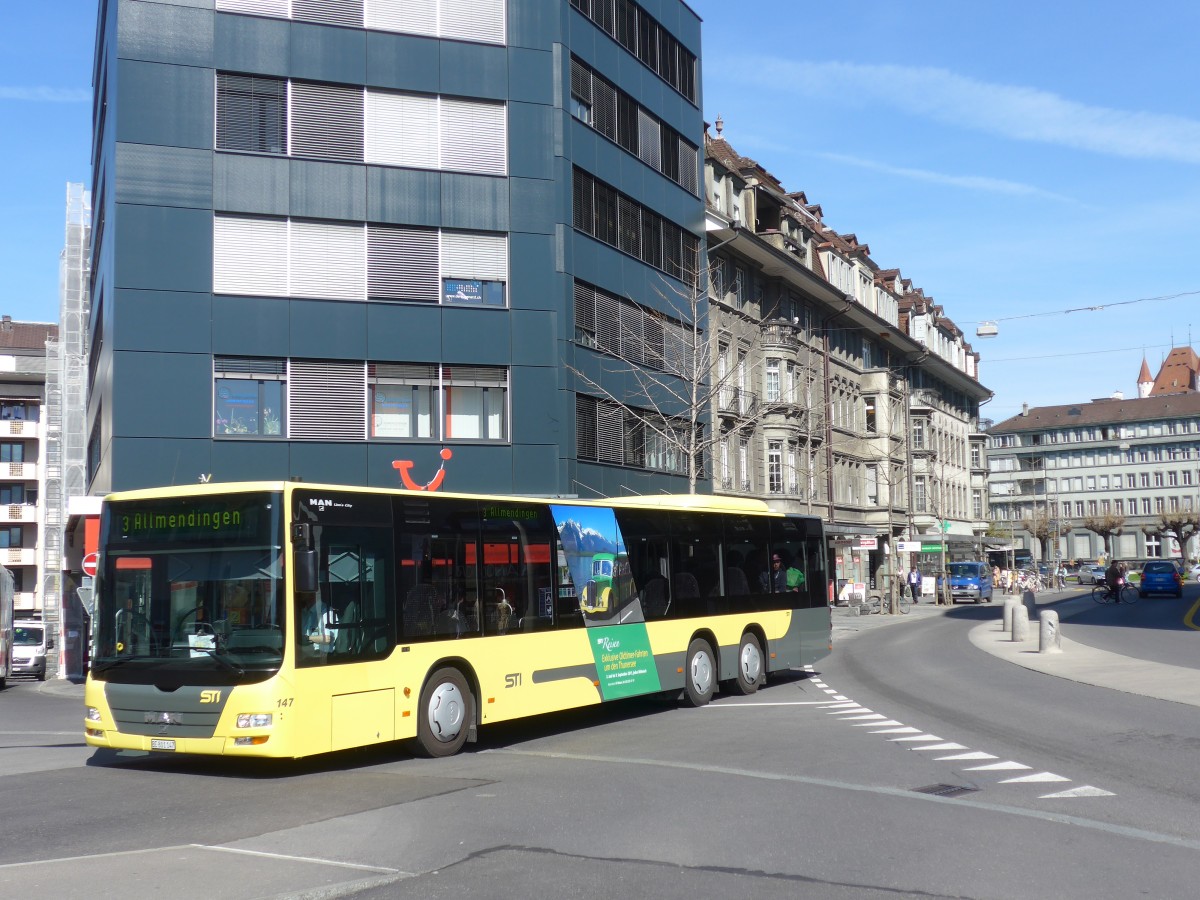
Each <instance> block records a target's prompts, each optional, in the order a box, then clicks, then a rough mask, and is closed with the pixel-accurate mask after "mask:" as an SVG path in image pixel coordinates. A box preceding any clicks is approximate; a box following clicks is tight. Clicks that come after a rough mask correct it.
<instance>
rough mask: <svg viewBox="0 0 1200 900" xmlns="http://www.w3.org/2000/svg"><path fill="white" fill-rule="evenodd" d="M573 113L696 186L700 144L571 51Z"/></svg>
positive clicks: (684, 182)
mask: <svg viewBox="0 0 1200 900" xmlns="http://www.w3.org/2000/svg"><path fill="white" fill-rule="evenodd" d="M571 114H572V115H573V116H575V118H577V119H578V120H579V121H581V122H583V123H584V124H585V125H588V126H590V127H591V128H593V129H595V130H596V131H598V132H600V134H602V135H604V136H605V137H606V138H608V139H609V140H610V141H613V142H614V143H616V144H618V145H619V146H621V147H622V148H624V149H625V150H627V151H629V152H630V153H632V154H633V155H634V156H636V157H637V158H638V159H640V160H641V161H642V162H644V163H646V165H648V166H650V167H651V168H653V169H655V170H656V171H658V172H660V173H661V174H663V175H665V176H666V177H667V178H670V179H671V180H672V181H674V182H675V183H676V184H678V185H680V186H681V187H682V188H684V189H685V190H688V191H690V192H691V193H693V194H695V193H696V192H697V191H698V189H699V187H698V182H699V174H698V172H699V165H698V163H699V154H698V151H697V149H696V146H695V145H694V144H691V143H688V142H687V141H685V140H684V139H683V136H682V135H680V134H679V132H677V131H676V130H675V129H674V128H672V127H671V126H670V125H668V124H666V123H665V122H663V121H662V120H661V119H659V118H658V117H657V116H655V115H654V114H652V113H650V112H649V111H648V110H646V109H645V108H643V107H642V106H641V105H639V104H638V102H637V101H636V100H634V99H633V97H631V96H629V95H628V94H626V93H625V92H624V91H622V90H621V89H620V88H618V87H616V86H615V85H613V84H612V83H610V82H609V81H607V80H606V79H604V78H602V77H601V76H600V75H599V74H597V73H596V72H595V71H594V70H592V69H591V68H590V67H589V66H587V65H586V64H584V63H582V62H580V61H579V60H577V59H575V58H573V57H572V59H571ZM718 196H719V195H718ZM717 208H718V209H719V208H720V205H719V203H718V204H717Z"/></svg>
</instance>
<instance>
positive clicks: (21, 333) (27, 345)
mask: <svg viewBox="0 0 1200 900" xmlns="http://www.w3.org/2000/svg"><path fill="white" fill-rule="evenodd" d="M57 337H58V326H57V325H52V324H50V323H48V322H14V321H13V320H12V318H11V317H9V316H4V317H2V318H0V350H41V351H45V349H46V341H47V340H54V339H56V338H57Z"/></svg>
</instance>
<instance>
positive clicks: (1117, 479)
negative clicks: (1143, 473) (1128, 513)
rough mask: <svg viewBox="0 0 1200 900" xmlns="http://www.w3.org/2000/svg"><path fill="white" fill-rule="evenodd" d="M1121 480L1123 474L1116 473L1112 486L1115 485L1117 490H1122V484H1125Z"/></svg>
mask: <svg viewBox="0 0 1200 900" xmlns="http://www.w3.org/2000/svg"><path fill="white" fill-rule="evenodd" d="M1121 480H1122V476H1120V475H1114V476H1113V477H1112V486H1113V488H1115V489H1116V490H1120V489H1121V488H1122V486H1123V485H1122V484H1121Z"/></svg>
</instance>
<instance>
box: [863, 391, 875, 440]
mask: <svg viewBox="0 0 1200 900" xmlns="http://www.w3.org/2000/svg"><path fill="white" fill-rule="evenodd" d="M863 420H864V423H865V425H866V428H867V433H868V434H875V433H876V430H877V427H876V420H875V398H874V397H863Z"/></svg>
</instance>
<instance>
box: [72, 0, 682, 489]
mask: <svg viewBox="0 0 1200 900" xmlns="http://www.w3.org/2000/svg"><path fill="white" fill-rule="evenodd" d="M699 57H700V21H699V19H698V17H697V16H696V15H695V14H694V13H693V12H692V11H691V10H690V9H689V8H688V7H687V6H686V5H685V4H684V3H681V2H679V0H639V2H637V3H635V2H632V0H157V2H149V0H101V2H100V4H99V23H98V29H97V44H96V58H95V72H94V91H95V122H94V128H95V133H94V159H93V173H94V175H93V177H94V183H93V186H92V198H93V203H94V211H95V212H94V219H93V248H94V249H93V265H92V279H93V281H92V290H91V303H92V307H91V308H92V315H91V322H90V358H89V367H88V371H89V378H90V390H89V400H88V431H87V434H88V443H87V457H88V483H89V491H90V492H91V493H93V494H94V493H102V492H106V491H109V490H117V489H127V488H138V487H146V486H156V485H165V484H172V483H189V482H195V481H197V480H198V479H211V480H214V481H230V480H244V479H277V478H288V477H296V478H302V479H304V480H306V481H329V482H339V483H354V484H365V485H373V486H400V485H401V484H402V483H405V482H407V483H410V484H413V485H416V486H419V487H420V486H426V485H431V486H432V485H434V484H436V485H440V487H441V488H442V489H444V490H455V491H490V492H504V493H510V492H511V493H519V494H536V495H576V494H578V495H583V496H589V495H593V494H605V495H619V494H622V493H658V492H660V491H663V490H667V491H679V490H681V489H683V487H684V486H686V480H685V479H683V478H681V477H680V465H679V461H678V459H677V458H676V457H675V456H673V455H672V454H669V453H662V452H656V450H655V446H654V440H653V435H652V434H651V433H650V429H648V428H646V427H645V418H646V417H649V416H650V415H651V412H652V411H650V410H646V411H645V413H644V414H643V413H642V412H639V410H638V408H637V402H636V400H634V399H633V396H632V394H633V391H634V384H633V380H632V379H631V376H630V373H629V372H627V371H622V370H620V369H618V368H616V367H612V366H607V367H606V365H605V363H604V360H605V357H604V356H603V355H602V354H601V353H599V352H598V351H597V349H595V346H596V336H595V334H596V331H597V330H602V329H605V328H609V327H610V326H611V325H612V323H613V322H619V323H620V330H621V334H622V335H626V334H629V333H632V330H633V329H635V328H636V329H639V330H640V331H639V334H640V335H641V336H640V338H639V340H640V341H641V342H642V346H643V348H644V349H643V352H642V358H641V362H640V366H641V367H642V368H644V369H645V370H647V371H649V372H650V373H651V374H652V376H653V377H655V378H660V379H663V380H666V381H669V380H670V379H673V378H677V377H679V376H680V375H681V367H680V366H679V365H678V354H677V353H675V352H672V351H673V348H675V347H676V345H678V344H679V343H680V342H681V340H682V337H683V336H685V335H686V333H687V329H688V325H689V323H687V322H683V321H680V320H678V319H676V318H672V314H671V313H670V310H669V309H668V308H667V307H666V306H665V305H664V303H663V300H662V298H663V296H664V288H666V289H667V290H666V293H669V291H670V289H671V288H673V287H679V286H680V285H682V284H683V282H684V280H685V279H686V278H687V277H688V276H689V274H694V273H695V272H696V271H697V259H698V257H699V255H700V253H701V244H702V238H703V234H704V203H703V199H702V196H701V190H702V181H701V176H700V172H701V155H702V153H701V150H700V148H701V146H702V142H703V130H704V129H703V120H702V116H701V111H700V61H699ZM614 317H615V318H614ZM592 388H596V389H592ZM614 399H617V400H622V401H625V402H624V405H618V404H616V403H614V402H613V400H614ZM655 412H658V411H655ZM668 412H669V410H668Z"/></svg>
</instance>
